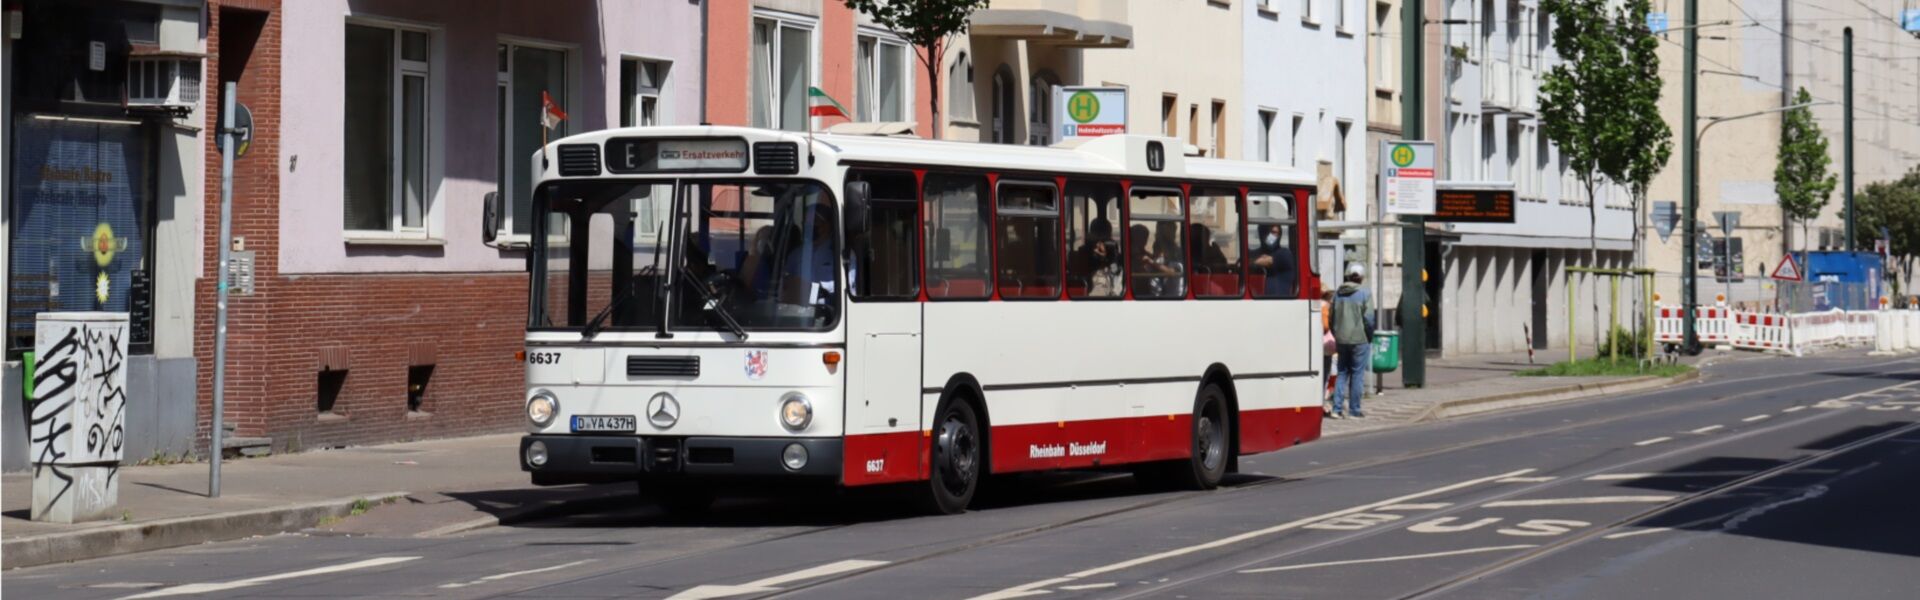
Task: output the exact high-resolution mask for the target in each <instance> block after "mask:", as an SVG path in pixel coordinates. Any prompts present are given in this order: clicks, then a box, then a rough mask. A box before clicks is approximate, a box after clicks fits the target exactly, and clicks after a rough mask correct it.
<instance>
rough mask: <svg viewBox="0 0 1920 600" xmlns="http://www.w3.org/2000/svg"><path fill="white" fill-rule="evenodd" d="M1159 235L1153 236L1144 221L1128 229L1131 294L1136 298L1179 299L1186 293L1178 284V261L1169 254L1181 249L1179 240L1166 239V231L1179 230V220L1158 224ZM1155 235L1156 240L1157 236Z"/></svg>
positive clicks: (1180, 278)
mask: <svg viewBox="0 0 1920 600" xmlns="http://www.w3.org/2000/svg"><path fill="white" fill-rule="evenodd" d="M1160 225H1161V227H1160V228H1159V229H1160V231H1161V232H1162V235H1159V236H1155V235H1154V230H1153V229H1151V228H1148V227H1147V226H1146V224H1143V223H1135V224H1134V225H1133V227H1131V228H1128V234H1129V239H1128V244H1129V245H1130V246H1129V247H1130V248H1131V251H1130V252H1129V256H1131V257H1132V260H1133V296H1134V297H1135V298H1178V297H1181V296H1185V295H1186V290H1185V289H1184V288H1183V287H1182V286H1181V280H1182V277H1181V275H1180V271H1181V266H1182V265H1181V262H1180V261H1179V260H1178V259H1176V258H1174V257H1173V256H1170V254H1173V253H1177V252H1178V251H1179V248H1180V243H1179V242H1178V241H1172V240H1168V239H1166V238H1167V236H1166V235H1165V234H1166V233H1167V232H1173V231H1178V230H1177V229H1174V228H1173V227H1175V226H1178V223H1173V222H1164V223H1160ZM1156 238H1158V239H1156Z"/></svg>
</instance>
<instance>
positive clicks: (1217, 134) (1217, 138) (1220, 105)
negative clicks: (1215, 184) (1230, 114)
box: [1211, 100, 1227, 158]
mask: <svg viewBox="0 0 1920 600" xmlns="http://www.w3.org/2000/svg"><path fill="white" fill-rule="evenodd" d="M1212 118H1213V152H1212V153H1211V154H1212V155H1213V156H1214V157H1215V158H1226V157H1227V103H1225V102H1221V101H1219V100H1215V101H1213V116H1212Z"/></svg>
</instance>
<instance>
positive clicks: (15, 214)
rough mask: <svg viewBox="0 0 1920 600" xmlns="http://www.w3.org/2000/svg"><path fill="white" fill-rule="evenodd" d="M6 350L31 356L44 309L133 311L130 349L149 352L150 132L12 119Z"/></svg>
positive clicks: (124, 125) (98, 123) (126, 126)
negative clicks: (35, 322) (23, 352)
mask: <svg viewBox="0 0 1920 600" xmlns="http://www.w3.org/2000/svg"><path fill="white" fill-rule="evenodd" d="M12 137H13V140H12V142H13V143H12V151H11V155H10V156H9V160H10V162H11V165H10V167H11V170H12V172H13V182H12V193H11V195H10V196H9V197H8V207H7V208H8V211H9V214H8V215H7V219H8V221H9V223H10V224H11V227H10V231H9V233H10V234H11V238H10V239H9V240H8V253H7V261H8V265H7V268H8V271H9V276H8V278H7V285H8V289H7V294H8V302H7V350H8V351H9V354H10V355H17V354H15V353H17V352H19V351H30V350H33V344H34V320H35V316H36V315H38V314H39V313H42V312H85V311H105V312H128V313H132V314H131V315H130V317H131V323H129V327H130V329H131V331H130V332H129V333H130V335H131V336H132V339H130V340H129V342H130V343H129V347H130V350H131V351H133V352H150V351H151V348H152V343H153V342H152V325H153V322H152V319H153V314H152V310H151V303H152V296H151V294H152V291H151V289H152V288H151V283H152V269H153V266H152V264H153V263H152V254H151V253H152V251H153V243H152V239H151V235H152V228H153V225H152V223H153V212H152V210H153V185H154V184H153V181H152V177H153V173H152V171H151V169H152V168H153V165H152V163H151V162H150V157H149V156H148V148H149V147H151V145H152V137H151V135H150V131H149V129H148V128H147V127H146V126H143V125H140V124H137V123H131V122H118V121H109V120H105V119H67V118H62V117H49V116H42V115H20V116H17V117H15V118H14V119H13V130H12Z"/></svg>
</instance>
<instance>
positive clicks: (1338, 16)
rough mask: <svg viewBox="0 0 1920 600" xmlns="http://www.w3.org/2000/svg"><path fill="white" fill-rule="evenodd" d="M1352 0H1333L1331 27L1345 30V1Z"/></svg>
mask: <svg viewBox="0 0 1920 600" xmlns="http://www.w3.org/2000/svg"><path fill="white" fill-rule="evenodd" d="M1351 1H1352V0H1333V28H1334V29H1336V30H1339V31H1346V30H1347V3H1348V2H1351Z"/></svg>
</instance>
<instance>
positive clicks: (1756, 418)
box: [1740, 415, 1773, 423]
mask: <svg viewBox="0 0 1920 600" xmlns="http://www.w3.org/2000/svg"><path fill="white" fill-rule="evenodd" d="M1771 418H1773V415H1754V416H1751V417H1747V418H1745V419H1741V420H1740V422H1742V423H1752V422H1754V421H1765V420H1767V419H1771Z"/></svg>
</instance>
